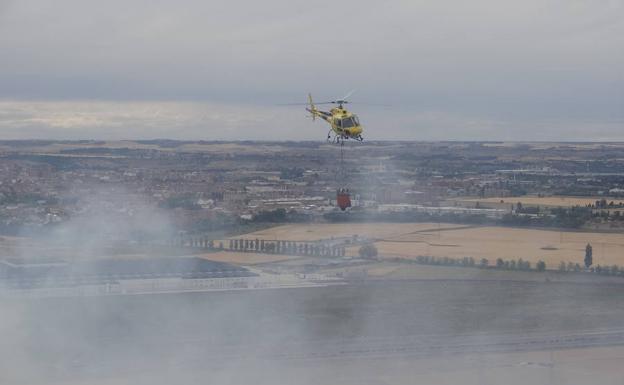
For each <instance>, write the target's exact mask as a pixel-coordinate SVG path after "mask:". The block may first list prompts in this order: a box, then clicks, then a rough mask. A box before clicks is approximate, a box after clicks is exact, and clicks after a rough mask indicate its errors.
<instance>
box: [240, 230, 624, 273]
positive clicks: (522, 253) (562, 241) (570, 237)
mask: <svg viewBox="0 0 624 385" xmlns="http://www.w3.org/2000/svg"><path fill="white" fill-rule="evenodd" d="M354 234H358V235H360V236H366V237H368V238H372V239H375V240H376V242H375V245H376V246H377V248H378V249H379V254H380V255H381V256H382V257H405V258H410V257H413V258H414V257H417V256H419V255H429V256H434V257H450V258H463V257H473V258H475V259H477V260H479V259H481V258H486V259H488V260H489V262H490V264H494V263H495V260H496V259H497V258H503V259H507V260H509V259H518V258H522V259H524V260H526V261H530V262H531V263H533V264H535V263H536V262H537V261H539V260H543V261H545V262H546V264H547V266H548V268H551V269H554V268H557V266H558V265H559V263H560V262H561V261H564V262H574V263H579V264H582V262H583V258H584V256H585V246H586V245H587V243H590V244H591V245H592V246H593V251H594V253H593V258H594V265H597V264H600V265H614V264H617V265H624V235H622V234H617V233H600V232H580V231H577V232H574V231H556V230H537V229H522V228H508V227H494V226H488V227H470V226H462V225H455V224H448V223H446V224H444V223H443V224H437V223H364V224H292V225H283V226H277V227H273V228H270V229H265V230H262V231H258V232H255V233H250V234H245V235H243V236H242V237H243V238H258V239H281V240H292V241H314V240H319V239H327V238H331V237H332V236H333V237H345V236H351V235H354ZM357 250H358V247H357V246H354V247H351V248H349V249H347V254H348V255H356V254H357ZM245 258H249V257H247V254H245Z"/></svg>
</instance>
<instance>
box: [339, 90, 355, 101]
mask: <svg viewBox="0 0 624 385" xmlns="http://www.w3.org/2000/svg"><path fill="white" fill-rule="evenodd" d="M354 92H355V90H351V91H349V92H347V94H346V95H345V96H343V97H342V98H340V99H339V100H342V101H343V102H346V100H347V99H349V96H351V95H353V93H354Z"/></svg>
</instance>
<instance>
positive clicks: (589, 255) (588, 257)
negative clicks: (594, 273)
mask: <svg viewBox="0 0 624 385" xmlns="http://www.w3.org/2000/svg"><path fill="white" fill-rule="evenodd" d="M593 263H594V258H593V250H592V246H591V245H590V244H589V243H588V244H587V246H585V267H587V268H589V267H590V266H591V265H592V264H593Z"/></svg>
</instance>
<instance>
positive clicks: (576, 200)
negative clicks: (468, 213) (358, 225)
mask: <svg viewBox="0 0 624 385" xmlns="http://www.w3.org/2000/svg"><path fill="white" fill-rule="evenodd" d="M603 198H605V197H570V196H548V197H538V196H523V197H494V198H458V199H453V200H451V202H454V203H458V204H460V205H461V206H471V207H474V205H476V204H477V203H479V204H481V205H484V206H488V207H497V208H499V207H502V208H507V207H509V205H511V204H513V205H515V204H516V203H518V202H520V203H522V204H523V205H524V206H543V207H573V206H587V205H588V204H593V203H596V201H599V200H601V199H603ZM611 201H613V203H614V204H618V203H624V200H622V199H607V202H611Z"/></svg>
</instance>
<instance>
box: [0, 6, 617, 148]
mask: <svg viewBox="0 0 624 385" xmlns="http://www.w3.org/2000/svg"><path fill="white" fill-rule="evenodd" d="M0 58H1V60H0V139H26V138H36V139H91V138H93V139H139V138H142V139H146V138H171V139H194V140H200V139H201V140H255V139H265V140H317V139H318V140H324V138H325V133H326V131H327V127H326V126H325V125H324V124H323V122H319V121H316V122H314V123H313V122H312V121H311V120H310V119H308V118H307V116H306V112H305V110H304V109H303V106H301V107H297V106H281V105H280V104H283V103H296V102H305V101H306V95H307V93H308V92H311V93H312V94H313V96H314V97H315V98H316V99H317V100H327V99H334V98H337V97H340V96H341V95H344V94H346V93H347V92H349V91H350V90H353V89H355V90H356V92H355V93H354V94H353V96H352V97H351V99H352V101H353V102H354V104H352V105H351V106H350V107H351V109H352V110H353V111H354V112H355V113H357V114H358V115H359V117H360V121H361V122H362V124H363V126H364V130H365V132H364V136H365V137H366V138H369V139H375V140H380V139H389V140H394V139H405V140H521V141H524V140H537V141H540V140H554V141H557V140H582V141H585V140H596V141H624V0H621V1H620V0H523V1H517V0H516V1H506V0H472V1H439V0H420V1H419V0H401V1H399V0H390V1H368V0H342V1H339V2H336V1H331V2H330V1H325V0H317V1H314V2H311V1H309V0H306V1H303V0H264V1H241V0H229V1H216V0H208V1H206V0H203V1H192V0H179V1H164V0H162V1H161V0H124V1H121V0H107V1H85V0H53V1H52V0H50V1H48V0H37V1H35V0H0ZM357 102H361V103H362V104H357Z"/></svg>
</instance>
